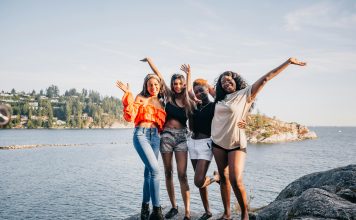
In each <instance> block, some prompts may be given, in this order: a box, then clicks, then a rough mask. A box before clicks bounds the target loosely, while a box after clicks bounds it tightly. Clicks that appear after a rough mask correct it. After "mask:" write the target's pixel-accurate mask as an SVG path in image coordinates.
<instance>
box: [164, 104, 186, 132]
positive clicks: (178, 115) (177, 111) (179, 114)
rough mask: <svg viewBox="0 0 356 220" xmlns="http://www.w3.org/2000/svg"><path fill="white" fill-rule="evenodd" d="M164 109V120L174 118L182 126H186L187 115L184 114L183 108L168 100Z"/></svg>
mask: <svg viewBox="0 0 356 220" xmlns="http://www.w3.org/2000/svg"><path fill="white" fill-rule="evenodd" d="M165 111H166V114H167V116H166V121H168V120H169V119H175V120H177V121H179V122H180V123H181V124H182V125H183V126H184V127H186V126H187V120H188V118H187V115H186V114H185V108H181V107H179V106H177V105H173V104H172V103H170V102H168V103H167V104H166V107H165Z"/></svg>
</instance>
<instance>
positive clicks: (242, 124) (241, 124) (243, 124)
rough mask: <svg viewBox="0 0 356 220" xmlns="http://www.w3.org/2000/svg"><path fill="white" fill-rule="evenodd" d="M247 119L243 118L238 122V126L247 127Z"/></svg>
mask: <svg viewBox="0 0 356 220" xmlns="http://www.w3.org/2000/svg"><path fill="white" fill-rule="evenodd" d="M246 125H247V123H246V121H245V120H241V121H239V122H238V123H237V126H238V127H239V128H240V129H245V128H246Z"/></svg>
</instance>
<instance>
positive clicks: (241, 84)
mask: <svg viewBox="0 0 356 220" xmlns="http://www.w3.org/2000/svg"><path fill="white" fill-rule="evenodd" d="M224 76H231V77H232V78H233V79H234V81H235V83H236V91H239V90H241V89H244V88H246V87H247V86H248V83H247V81H246V80H245V79H244V78H243V77H242V76H241V75H240V74H238V73H235V72H232V71H225V72H223V73H222V74H220V76H219V78H218V79H217V80H216V84H215V90H216V96H215V103H217V102H219V101H221V100H223V99H224V98H225V97H226V95H227V94H228V93H227V92H226V91H225V90H224V89H223V88H222V85H221V79H222V78H223V77H224ZM253 107H254V104H252V106H251V109H250V110H252V109H253Z"/></svg>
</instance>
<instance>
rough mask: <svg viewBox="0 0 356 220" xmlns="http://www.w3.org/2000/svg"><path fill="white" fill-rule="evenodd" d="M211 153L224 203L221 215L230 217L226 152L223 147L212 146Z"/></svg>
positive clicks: (229, 186) (229, 190)
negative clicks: (217, 172) (218, 176)
mask: <svg viewBox="0 0 356 220" xmlns="http://www.w3.org/2000/svg"><path fill="white" fill-rule="evenodd" d="M213 154H214V158H215V161H216V164H217V166H218V171H219V175H220V193H221V199H222V201H223V205H224V215H223V216H222V217H223V218H227V219H229V218H230V217H231V209H230V192H231V189H230V188H231V185H230V180H229V167H228V153H227V152H225V151H224V150H223V149H219V148H216V147H213Z"/></svg>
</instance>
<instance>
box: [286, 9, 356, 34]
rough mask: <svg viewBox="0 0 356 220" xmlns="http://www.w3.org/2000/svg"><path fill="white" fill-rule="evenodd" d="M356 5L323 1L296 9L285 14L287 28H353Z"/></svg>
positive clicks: (355, 25) (295, 29)
mask: <svg viewBox="0 0 356 220" xmlns="http://www.w3.org/2000/svg"><path fill="white" fill-rule="evenodd" d="M354 9H355V6H348V5H345V4H337V2H334V4H331V3H328V2H322V3H318V4H314V5H311V6H308V7H305V8H302V9H298V10H295V11H293V12H290V13H288V14H287V15H286V16H285V29H286V30H288V31H301V30H302V29H303V28H305V27H312V28H342V29H347V28H352V29H354V28H355V27H356V13H355V12H354V11H355V10H354Z"/></svg>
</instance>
